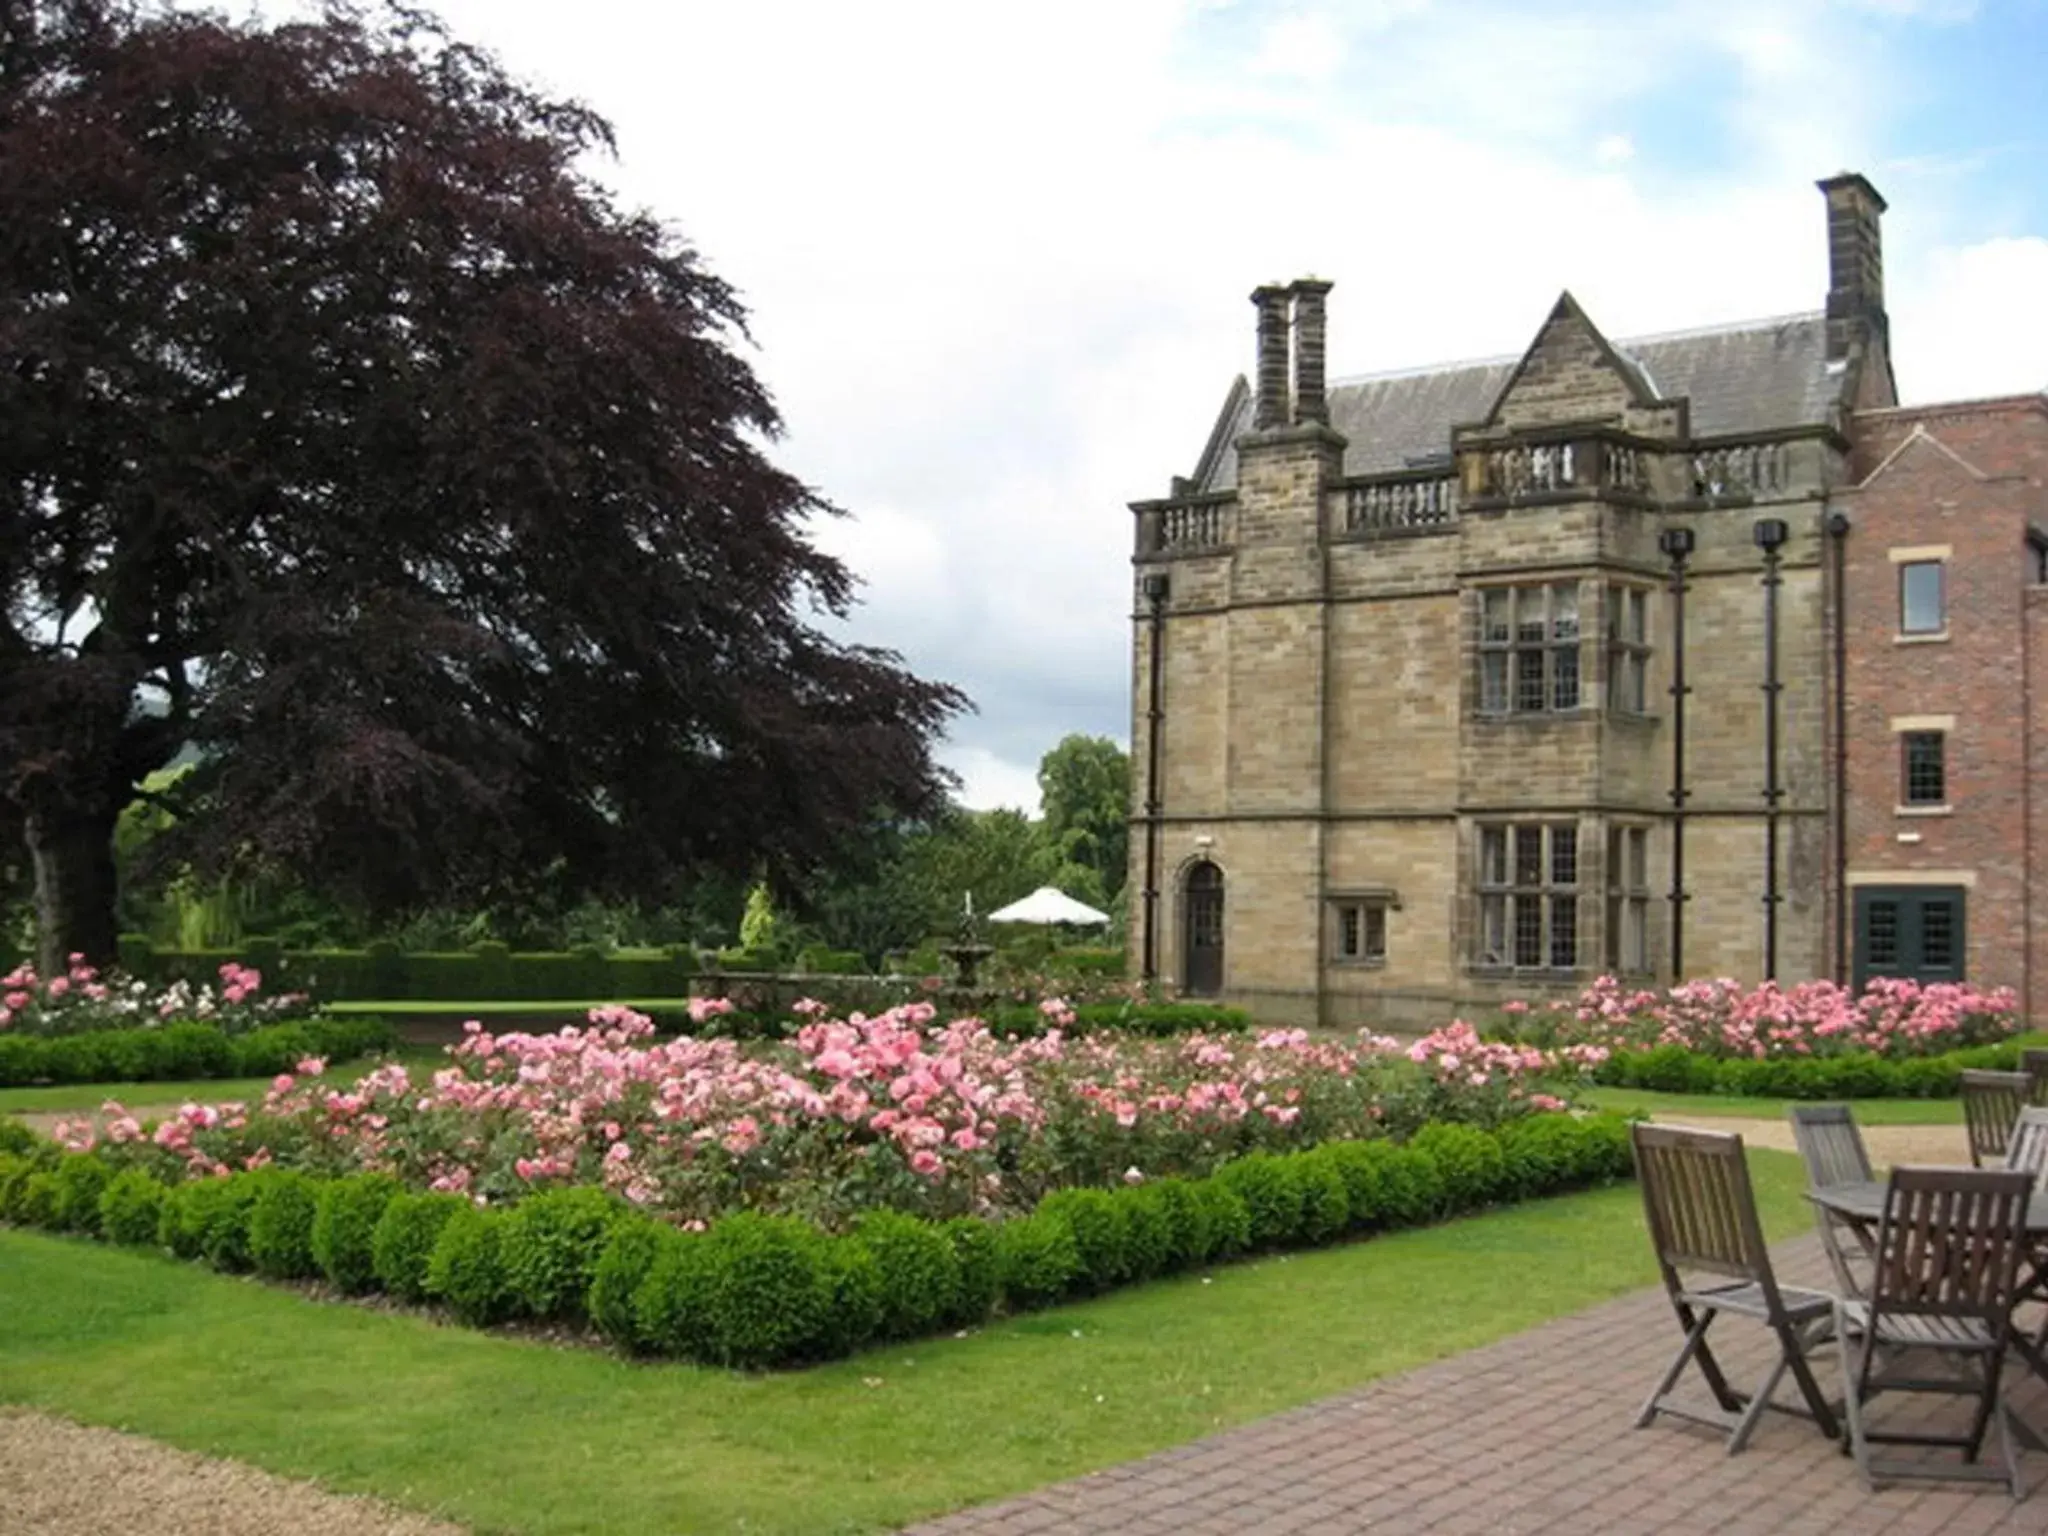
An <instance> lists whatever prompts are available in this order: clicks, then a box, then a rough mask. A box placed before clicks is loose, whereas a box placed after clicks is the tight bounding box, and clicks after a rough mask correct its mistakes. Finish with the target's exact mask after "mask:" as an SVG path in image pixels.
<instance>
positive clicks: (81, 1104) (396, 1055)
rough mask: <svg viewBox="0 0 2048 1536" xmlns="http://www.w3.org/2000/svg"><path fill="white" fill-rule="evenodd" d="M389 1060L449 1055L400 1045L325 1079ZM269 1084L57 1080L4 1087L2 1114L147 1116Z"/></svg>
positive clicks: (258, 1092)
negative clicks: (109, 1107) (119, 1109)
mask: <svg viewBox="0 0 2048 1536" xmlns="http://www.w3.org/2000/svg"><path fill="white" fill-rule="evenodd" d="M385 1061H402V1062H404V1063H405V1065H406V1066H407V1067H408V1068H410V1069H412V1070H413V1071H415V1072H417V1071H419V1070H421V1069H422V1068H425V1069H427V1070H432V1069H433V1068H435V1067H438V1066H442V1065H444V1064H445V1063H446V1061H447V1054H446V1052H445V1051H444V1050H443V1049H442V1048H441V1047H440V1046H438V1045H408V1046H401V1047H400V1048H399V1049H398V1050H396V1051H394V1052H392V1053H391V1054H390V1055H389V1056H385V1057H382V1058H365V1059H364V1060H361V1061H351V1062H346V1063H343V1064H342V1065H340V1066H336V1067H333V1068H330V1069H329V1070H328V1072H327V1074H326V1077H325V1079H324V1080H325V1081H327V1082H330V1083H332V1084H334V1086H335V1087H337V1088H345V1087H347V1086H348V1085H349V1084H350V1083H353V1082H354V1081H355V1080H356V1079H357V1078H359V1077H361V1076H362V1075H363V1074H364V1073H366V1072H369V1071H371V1070H372V1069H374V1068H376V1067H378V1066H381V1065H382V1064H383V1063H384V1062H385ZM270 1083H271V1079H269V1078H267V1077H201V1078H192V1079H186V1080H179V1081H172V1082H151V1083H58V1084H54V1085H51V1086H48V1087H41V1088H0V1114H9V1113H13V1112H15V1111H26V1112H28V1113H31V1114H50V1113H64V1112H67V1111H77V1110H95V1109H98V1108H99V1107H100V1105H102V1104H103V1103H105V1102H106V1101H107V1100H108V1099H118V1100H120V1101H121V1103H122V1104H123V1105H124V1106H125V1107H126V1108H128V1109H131V1110H135V1111H137V1112H142V1113H144V1115H145V1118H146V1117H147V1113H159V1114H160V1113H164V1112H166V1111H169V1110H173V1109H176V1108H177V1107H178V1106H179V1105H180V1104H184V1103H187V1102H190V1101H192V1100H198V1101H199V1102H201V1103H215V1104H217V1103H221V1102H223V1101H225V1100H229V1099H238V1100H243V1101H253V1100H256V1099H260V1098H262V1097H263V1095H264V1094H265V1093H267V1092H268V1091H269V1089H270Z"/></svg>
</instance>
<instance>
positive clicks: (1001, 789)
mask: <svg viewBox="0 0 2048 1536" xmlns="http://www.w3.org/2000/svg"><path fill="white" fill-rule="evenodd" d="M1048 745H1050V743H1048ZM939 756H940V759H941V760H942V761H943V762H944V763H945V765H946V766H947V767H948V768H950V769H952V770H953V772H954V773H956V774H958V775H959V776H960V785H961V787H960V795H959V798H960V802H961V803H962V804H963V805H965V806H967V807H968V808H969V809H971V810H976V811H993V810H999V809H1004V808H1007V809H1010V810H1017V811H1022V812H1024V814H1025V815H1027V816H1036V815H1037V814H1038V813H1039V809H1040V805H1039V798H1040V797H1039V793H1038V768H1037V766H1036V765H1035V764H1034V765H1033V766H1032V767H1030V768H1023V767H1020V766H1018V765H1017V764H1016V763H1012V762H1007V761H1005V760H1004V759H1002V758H1000V757H998V756H996V755H995V753H993V752H990V751H988V750H986V749H985V748H982V747H958V746H950V745H949V746H948V747H947V748H946V749H945V750H944V751H942V752H941V753H940V754H939Z"/></svg>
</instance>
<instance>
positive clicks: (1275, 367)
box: [1252, 283, 1287, 431]
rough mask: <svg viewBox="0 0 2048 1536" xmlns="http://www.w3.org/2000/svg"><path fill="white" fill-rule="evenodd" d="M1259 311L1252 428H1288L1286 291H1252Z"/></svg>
mask: <svg viewBox="0 0 2048 1536" xmlns="http://www.w3.org/2000/svg"><path fill="white" fill-rule="evenodd" d="M1252 303H1254V304H1256V305H1257V306H1258V307H1259V372H1258V380H1259V392H1258V396H1257V398H1256V400H1255V401H1254V403H1253V406H1252V426H1253V428H1254V429H1255V430H1259V431H1264V430H1265V429H1266V428H1268V427H1284V426H1286V425H1287V290H1286V289H1285V288H1282V287H1280V286H1279V285H1278V284H1276V283H1266V284H1264V285H1263V286H1261V287H1258V288H1254V289H1253V290H1252Z"/></svg>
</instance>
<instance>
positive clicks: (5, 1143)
mask: <svg viewBox="0 0 2048 1536" xmlns="http://www.w3.org/2000/svg"><path fill="white" fill-rule="evenodd" d="M41 1144H42V1138H41V1137H40V1136H38V1135H36V1133H35V1132H34V1131H32V1130H30V1129H29V1128H28V1125H27V1124H26V1123H25V1122H24V1121H20V1120H17V1119H15V1118H14V1117H13V1116H12V1115H0V1154H12V1155H13V1156H16V1157H21V1156H25V1155H27V1154H28V1153H30V1152H33V1151H35V1149H36V1148H37V1147H38V1146H40V1145H41Z"/></svg>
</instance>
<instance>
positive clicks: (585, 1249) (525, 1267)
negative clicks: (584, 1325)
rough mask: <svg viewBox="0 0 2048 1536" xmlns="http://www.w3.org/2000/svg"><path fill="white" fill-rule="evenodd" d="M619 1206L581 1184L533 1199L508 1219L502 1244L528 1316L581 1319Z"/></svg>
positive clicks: (515, 1298) (509, 1278)
mask: <svg viewBox="0 0 2048 1536" xmlns="http://www.w3.org/2000/svg"><path fill="white" fill-rule="evenodd" d="M620 1214H621V1207H620V1205H619V1203H618V1202H617V1201H616V1200H614V1199H613V1198H612V1197H611V1196H610V1195H608V1194H606V1193H605V1192H604V1191H603V1190H601V1189H592V1188H590V1187H588V1186H580V1187H576V1188H571V1189H550V1190H546V1191H543V1192H542V1193H540V1194H537V1195H529V1196H528V1197H527V1198H526V1199H525V1200H523V1201H521V1202H520V1203H519V1204H518V1205H516V1206H514V1207H513V1208H512V1210H511V1211H509V1212H508V1213H507V1214H506V1216H505V1223H504V1229H503V1231H502V1233H501V1234H500V1239H499V1241H500V1243H501V1245H502V1247H503V1249H504V1256H505V1280H506V1283H507V1284H508V1285H509V1286H510V1287H511V1296H512V1302H513V1305H514V1306H515V1307H516V1308H517V1309H518V1310H520V1311H522V1312H524V1313H526V1314H527V1315H528V1316H529V1317H562V1318H578V1317H581V1316H582V1315H583V1304H584V1298H585V1296H586V1295H587V1293H588V1292H589V1290H590V1280H591V1275H592V1274H593V1272H594V1271H595V1270H596V1268H597V1260H598V1255H599V1254H601V1253H603V1252H604V1246H605V1243H606V1242H607V1240H609V1238H610V1237H611V1229H612V1224H613V1223H614V1222H615V1221H617V1220H618V1219H619V1216H620Z"/></svg>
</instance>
